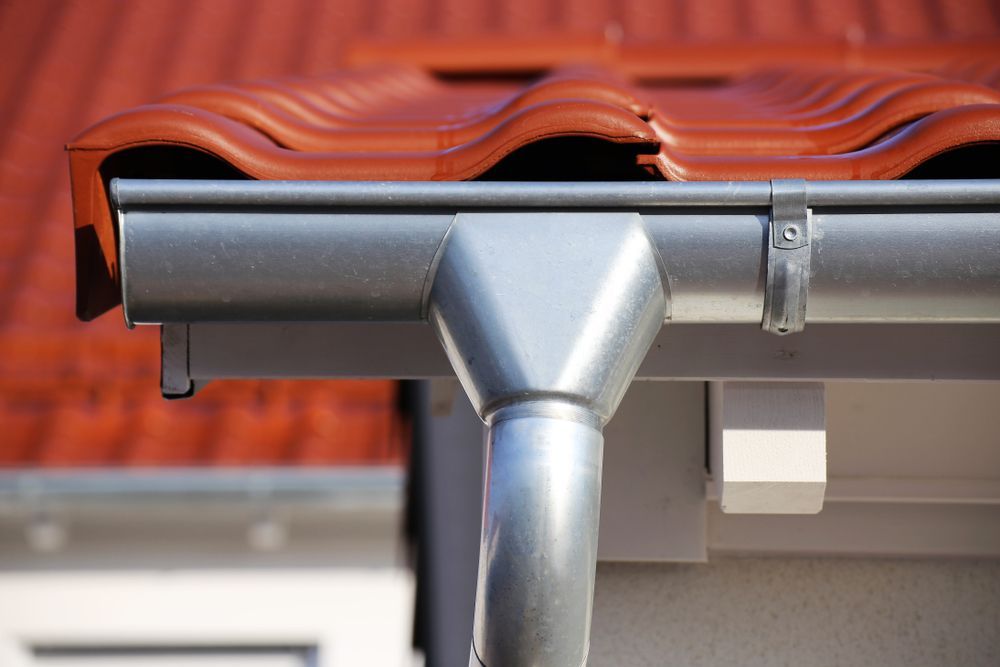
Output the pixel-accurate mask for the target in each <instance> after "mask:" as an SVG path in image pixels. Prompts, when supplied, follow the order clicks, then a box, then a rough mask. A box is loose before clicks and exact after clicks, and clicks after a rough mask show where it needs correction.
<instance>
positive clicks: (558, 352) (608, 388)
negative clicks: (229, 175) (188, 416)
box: [112, 180, 1000, 667]
mask: <svg viewBox="0 0 1000 667" xmlns="http://www.w3.org/2000/svg"><path fill="white" fill-rule="evenodd" d="M112 196H113V199H114V204H115V206H116V208H117V209H118V224H119V239H120V255H121V256H120V262H121V276H122V301H123V304H124V309H125V317H126V320H127V322H128V324H129V325H130V326H132V325H135V324H184V323H199V322H262V321H276V322H305V321H312V322H315V321H383V322H399V321H417V322H419V321H426V322H429V323H430V325H431V326H432V327H433V329H434V330H435V332H436V333H437V336H438V338H439V340H440V341H441V342H442V344H443V346H444V349H445V351H446V353H447V356H448V358H449V360H450V361H451V364H452V366H453V367H454V369H455V372H456V374H457V375H458V377H459V378H460V380H461V382H462V385H463V387H464V388H465V390H466V392H467V393H468V395H469V397H470V399H471V400H472V402H473V405H474V406H475V407H476V409H477V410H478V412H479V414H480V416H481V417H482V418H483V420H484V421H485V422H486V423H487V425H488V426H489V437H488V454H487V476H486V482H485V483H486V493H485V502H484V508H483V532H482V542H481V551H480V564H479V585H478V591H477V601H476V619H475V626H474V628H475V629H474V637H473V643H472V648H473V650H472V654H471V656H470V661H471V664H482V665H490V666H493V665H521V664H524V665H567V666H573V667H576V666H578V665H582V664H584V663H585V662H586V658H587V652H588V646H589V632H590V618H591V610H592V598H593V586H594V573H595V567H596V554H597V524H598V517H599V513H600V488H601V462H602V454H603V437H602V434H601V430H602V428H603V426H604V425H605V424H606V423H607V422H608V420H610V419H611V418H612V416H613V415H614V412H615V409H616V408H617V406H618V403H619V402H620V400H621V398H622V396H623V395H624V393H625V390H626V389H627V387H628V385H629V383H630V382H631V380H632V378H633V376H634V375H635V372H636V370H637V368H638V366H639V364H640V362H641V361H642V359H643V357H644V356H645V354H646V351H647V349H648V348H649V346H650V344H651V343H652V341H653V339H654V337H655V336H656V334H657V332H658V331H659V329H660V327H661V326H662V325H663V324H664V323H665V322H705V323H740V322H756V323H760V324H761V326H762V327H763V328H764V329H766V330H768V331H771V332H772V333H775V334H779V335H784V334H788V333H794V332H796V331H800V330H802V328H803V327H804V326H806V324H807V323H809V322H836V323H861V322H867V323H870V322H898V323H928V322H933V323H957V322H961V323H996V322H1000V181H909V182H897V181H890V182H806V181H798V180H791V181H774V182H756V183H487V182H471V183H324V182H243V181H224V182H213V181H139V180H133V181H129V180H117V181H114V182H113V183H112Z"/></svg>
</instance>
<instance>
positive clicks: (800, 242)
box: [761, 179, 812, 336]
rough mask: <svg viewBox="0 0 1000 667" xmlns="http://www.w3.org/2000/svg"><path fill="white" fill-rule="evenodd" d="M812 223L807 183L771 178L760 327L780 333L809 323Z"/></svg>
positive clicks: (794, 329) (781, 334) (786, 332)
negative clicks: (769, 215) (769, 217)
mask: <svg viewBox="0 0 1000 667" xmlns="http://www.w3.org/2000/svg"><path fill="white" fill-rule="evenodd" d="M811 227H812V222H811V220H810V218H809V208H808V207H807V205H806V182H805V181H804V180H797V179H789V180H775V181H771V219H770V222H769V224H768V235H767V237H768V238H767V240H768V249H767V280H766V284H765V289H764V316H763V319H762V321H761V328H762V329H764V330H765V331H769V332H771V333H773V334H777V335H779V336H784V335H786V334H790V333H796V332H798V331H802V330H803V329H804V328H805V326H806V303H807V300H808V296H809V270H810V263H811V262H810V259H811V256H812V247H811V246H810V241H811V239H812V229H811Z"/></svg>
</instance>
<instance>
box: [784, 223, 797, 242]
mask: <svg viewBox="0 0 1000 667" xmlns="http://www.w3.org/2000/svg"><path fill="white" fill-rule="evenodd" d="M781 235H782V236H784V237H785V240H786V241H794V240H795V239H796V238H798V236H799V228H798V227H796V226H795V225H788V226H787V227H785V231H783V232H782V233H781Z"/></svg>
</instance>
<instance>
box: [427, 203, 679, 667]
mask: <svg viewBox="0 0 1000 667" xmlns="http://www.w3.org/2000/svg"><path fill="white" fill-rule="evenodd" d="M661 276H662V272H661V270H660V265H659V261H658V256H657V254H656V251H655V250H654V249H653V247H652V245H651V244H650V242H649V239H648V237H647V235H646V231H645V229H644V227H643V224H642V219H641V217H640V216H639V215H638V214H634V213H538V214H537V215H525V214H523V213H520V214H517V215H510V214H503V213H482V214H460V215H458V216H457V218H456V220H455V222H454V224H453V225H452V228H451V230H450V232H449V234H448V237H447V239H446V242H445V245H444V247H443V249H442V252H441V253H440V263H439V265H438V269H437V272H436V275H435V276H434V281H433V285H432V289H431V293H430V301H429V311H428V316H429V319H430V321H431V323H432V324H433V326H434V327H435V329H436V330H437V333H438V335H439V337H440V338H441V340H442V342H443V344H444V347H445V350H446V351H447V353H448V357H449V358H450V360H451V363H452V365H453V366H454V368H455V371H456V372H457V374H458V376H459V378H460V379H461V381H462V384H463V386H464V387H465V390H466V391H467V392H468V394H469V397H470V399H471V400H472V402H473V405H474V406H475V407H476V409H477V411H478V412H479V414H480V416H481V417H482V418H483V419H484V420H485V421H486V423H487V424H488V425H489V440H488V453H487V473H486V490H485V501H484V507H483V532H482V543H481V549H480V556H479V584H478V590H477V594H476V595H477V597H476V619H475V626H474V628H475V629H474V637H473V655H472V658H471V660H472V664H476V663H477V661H478V663H481V664H483V665H487V666H488V667H494V666H500V665H503V666H509V665H516V666H521V665H524V666H535V665H545V666H549V665H552V666H559V667H561V666H567V667H579V666H580V665H583V664H584V663H585V662H586V659H587V652H588V648H589V636H590V619H591V611H592V605H593V590H594V573H595V567H596V562H597V529H598V520H599V516H600V494H601V462H602V456H603V443H604V439H603V436H602V434H601V429H602V428H603V426H604V424H605V423H607V421H608V420H609V419H610V418H611V416H612V415H613V414H614V412H615V409H616V408H617V407H618V404H619V402H620V401H621V399H622V396H623V395H624V394H625V390H626V389H627V388H628V385H629V383H630V382H631V380H632V378H633V376H634V375H635V372H636V370H637V369H638V367H639V364H640V362H641V361H642V359H643V357H644V356H645V354H646V351H647V350H648V348H649V346H650V344H651V343H652V341H653V338H654V337H655V336H656V333H657V332H658V331H659V329H660V326H662V324H663V320H664V318H665V315H666V309H667V303H668V300H667V296H666V294H665V288H664V285H665V281H664V280H663V279H662V277H661Z"/></svg>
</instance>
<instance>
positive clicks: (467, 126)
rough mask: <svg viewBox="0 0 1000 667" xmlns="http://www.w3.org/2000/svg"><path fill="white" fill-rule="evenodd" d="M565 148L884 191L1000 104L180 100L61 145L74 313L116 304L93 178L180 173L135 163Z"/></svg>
mask: <svg viewBox="0 0 1000 667" xmlns="http://www.w3.org/2000/svg"><path fill="white" fill-rule="evenodd" d="M997 44H998V45H1000V42H997ZM994 50H997V51H998V52H1000V47H994ZM580 137H586V138H590V139H596V140H598V141H599V142H603V143H604V144H605V145H611V144H615V145H619V146H623V147H625V148H626V150H624V151H619V152H617V153H616V154H615V158H614V159H612V158H610V157H602V158H601V159H602V160H603V162H604V163H605V164H604V168H605V171H606V172H610V173H611V177H612V178H635V177H637V176H638V177H659V178H668V179H673V180H766V179H770V178H784V177H800V178H810V179H873V178H874V179H878V178H896V177H899V176H903V175H905V174H907V173H908V172H910V171H911V170H913V169H915V168H916V167H918V166H920V165H921V164H923V163H924V162H926V161H928V160H930V159H931V158H934V157H936V156H938V155H940V154H942V153H945V152H947V151H949V150H952V149H956V148H962V147H966V146H972V145H975V144H981V143H986V142H997V141H1000V92H998V91H996V90H994V89H992V88H989V87H987V86H984V85H981V84H979V83H974V82H969V81H965V80H961V79H957V78H948V77H947V76H942V75H936V74H929V73H916V72H911V71H906V70H886V69H872V68H852V69H846V68H829V67H827V68H816V67H799V66H795V67H792V66H784V67H779V68H770V69H765V70H760V71H757V72H752V73H750V74H745V75H741V76H737V77H735V78H732V79H728V80H724V81H722V82H716V83H713V84H711V85H705V84H704V83H701V84H697V85H692V84H683V83H677V82H666V83H664V82H659V83H641V82H637V81H633V80H629V79H627V78H626V77H625V76H623V75H622V74H621V73H619V72H615V71H611V70H607V69H603V68H600V67H596V66H593V65H590V66H577V67H565V66H564V67H562V68H559V69H556V70H553V71H552V72H550V73H548V74H546V75H544V76H542V77H541V78H540V79H537V80H535V81H533V82H531V83H527V84H525V83H521V84H517V83H508V84H501V83H495V82H490V81H489V80H488V79H482V80H479V81H474V82H473V83H469V82H468V81H461V82H455V81H452V82H446V81H441V80H439V79H436V78H434V77H433V76H432V75H431V74H430V73H428V72H425V71H422V70H417V69H413V68H411V67H408V66H391V65H385V66H380V67H376V68H368V69H359V70H345V71H340V72H337V73H334V74H330V75H326V76H321V77H312V78H303V77H296V78H284V79H282V78H275V79H271V80H268V81H262V82H231V83H227V84H218V85H209V86H200V87H196V88H192V89H188V90H181V91H179V92H177V93H173V94H171V95H168V96H167V97H165V98H162V99H161V100H159V101H158V102H157V103H155V104H149V105H145V106H140V107H137V108H134V109H131V110H128V111H124V112H122V113H119V114H117V115H115V116H112V117H110V118H108V119H106V120H104V121H102V122H101V123H98V124H97V125H94V126H93V127H91V128H89V129H88V130H86V131H85V132H84V133H83V134H81V135H79V136H78V137H77V138H76V139H74V140H73V141H72V142H71V143H70V145H69V149H70V154H71V165H72V171H73V188H74V200H75V210H76V224H77V233H78V235H79V238H78V243H79V249H80V250H79V253H78V260H79V261H80V270H81V284H82V285H83V286H85V287H89V288H90V291H89V292H83V293H81V297H82V300H81V303H80V313H81V315H82V316H83V317H90V316H92V315H93V314H95V313H98V312H100V311H101V310H102V309H104V308H106V307H107V306H108V305H112V304H113V303H114V300H115V299H116V298H117V289H116V287H115V284H116V278H115V267H114V258H115V256H116V255H115V236H114V230H113V227H112V224H111V216H110V210H109V208H108V203H107V195H106V188H107V182H108V180H109V179H110V178H112V177H113V176H115V175H119V174H122V173H130V174H134V173H140V174H143V175H151V176H152V175H160V172H158V171H157V170H160V169H164V168H167V169H170V170H171V172H176V171H181V172H183V169H178V168H177V167H175V166H174V165H173V164H172V161H173V158H171V157H164V156H162V155H158V156H149V155H144V154H142V153H138V154H137V153H136V152H135V151H136V150H137V149H142V148H144V147H154V146H158V147H164V146H167V147H173V148H180V149H183V150H185V151H189V152H191V151H193V152H195V153H199V154H201V153H204V154H208V155H210V156H212V157H213V158H216V159H218V160H219V161H220V163H223V164H225V165H227V166H228V167H230V168H232V169H235V170H236V172H239V173H240V174H243V175H244V176H248V177H251V178H258V179H282V180H461V179H471V178H479V177H484V176H489V175H490V174H489V172H490V170H491V169H495V168H497V167H499V166H501V163H502V162H503V161H504V160H506V159H507V158H509V157H512V156H513V155H514V154H515V153H516V152H517V151H519V150H521V149H525V148H527V147H530V146H533V145H536V146H543V147H544V148H543V150H544V151H546V152H547V153H548V154H549V161H548V163H549V164H551V165H552V167H551V169H550V170H549V171H548V172H547V173H545V174H542V175H541V177H544V178H566V179H572V178H573V175H572V174H573V173H574V171H573V170H575V169H576V168H577V165H576V164H575V159H573V158H571V157H570V155H571V154H570V153H569V152H564V151H563V147H562V146H560V145H557V144H551V143H550V142H549V143H547V142H545V140H550V139H560V138H563V139H565V138H580ZM591 148H592V151H591V152H593V153H600V151H601V149H600V148H599V146H597V145H593V146H592V147H591ZM120 155H125V156H127V157H126V158H124V159H119V160H118V162H116V163H114V164H113V165H112V166H108V165H109V160H111V159H112V157H113V156H115V157H117V156H120ZM126 162H128V163H129V164H127V165H126V164H125V163H126ZM508 172H509V174H510V175H511V176H513V177H515V178H525V179H530V178H533V177H537V176H538V175H533V173H532V172H531V171H530V170H524V169H522V170H518V169H514V170H508ZM644 172H645V173H644ZM494 176H495V175H494ZM95 250H99V253H97V252H95ZM100 254H103V258H104V259H103V260H102V259H101V258H100Z"/></svg>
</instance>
